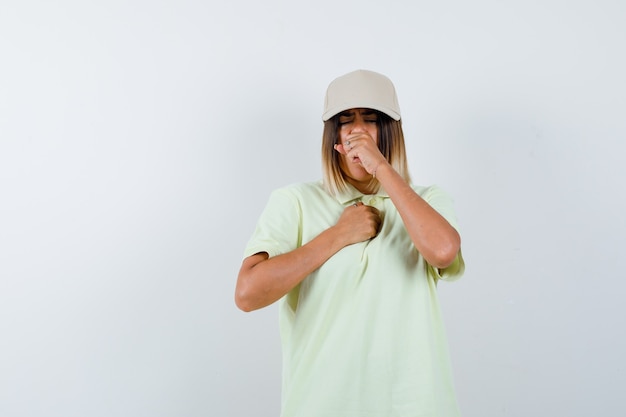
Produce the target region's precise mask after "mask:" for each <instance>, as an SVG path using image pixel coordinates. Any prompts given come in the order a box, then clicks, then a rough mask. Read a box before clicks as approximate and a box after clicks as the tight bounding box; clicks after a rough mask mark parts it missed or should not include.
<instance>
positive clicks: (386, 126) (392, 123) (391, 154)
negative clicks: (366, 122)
mask: <svg viewBox="0 0 626 417" xmlns="http://www.w3.org/2000/svg"><path fill="white" fill-rule="evenodd" d="M376 113H378V121H377V127H378V149H380V152H381V153H382V154H383V156H384V157H385V159H387V162H389V164H391V166H392V167H393V168H394V169H395V170H396V171H397V172H398V173H399V174H400V176H402V178H404V180H405V181H406V182H407V183H410V182H411V176H410V175H409V169H408V163H407V159H406V149H405V145H404V133H403V131H402V121H401V120H393V119H392V118H391V117H389V116H387V115H386V114H385V113H382V112H379V111H377V112H376ZM338 140H339V115H335V116H333V117H332V118H330V119H328V120H327V121H326V122H324V133H323V134H322V173H323V181H324V187H325V188H326V191H328V193H330V194H331V195H333V196H336V195H337V194H339V193H340V192H342V191H344V190H345V189H346V188H347V187H348V184H347V182H346V179H345V176H344V173H343V171H342V170H341V165H340V159H339V158H340V155H339V152H337V151H336V150H335V144H337V141H338ZM371 185H372V188H371V189H372V190H374V192H376V191H378V188H379V187H380V184H379V183H378V180H376V179H375V178H372V184H371Z"/></svg>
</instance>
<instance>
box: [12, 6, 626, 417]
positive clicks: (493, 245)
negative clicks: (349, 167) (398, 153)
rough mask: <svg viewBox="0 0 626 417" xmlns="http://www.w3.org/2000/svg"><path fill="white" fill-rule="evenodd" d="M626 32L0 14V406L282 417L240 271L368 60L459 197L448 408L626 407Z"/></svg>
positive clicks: (542, 9)
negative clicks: (267, 213)
mask: <svg viewBox="0 0 626 417" xmlns="http://www.w3.org/2000/svg"><path fill="white" fill-rule="evenodd" d="M625 40H626V3H624V2H623V1H621V0H615V1H609V0H601V1H598V0H594V1H557V0H542V1H508V2H505V1H495V0H494V1H487V0H478V1H472V2H469V1H460V0H456V1H454V0H452V1H440V2H434V1H429V2H425V1H408V0H406V1H393V0H391V1H384V2H381V1H378V0H377V1H361V2H352V1H350V2H346V1H328V0H319V1H316V2H289V1H279V0H268V1H265V2H260V1H251V0H250V1H243V2H242V1H232V2H217V1H208V2H207V1H200V0H189V1H185V0H178V1H173V0H169V1H165V0H164V1H147V0H145V1H141V0H130V1H129V0H124V1H122V0H109V1H106V2H105V1H97V2H85V1H69V0H60V1H54V2H51V1H41V2H35V1H16V0H13V1H10V0H2V2H1V3H0V60H1V61H0V415H1V416H3V417H18V416H28V417H40V416H41V417H43V416H46V417H52V416H59V417H61V416H63V417H73V416H76V417H79V416H80V417H85V416H89V417H97V416H129V417H138V416H150V417H153V416H177V417H178V416H185V417H195V416H235V417H238V416H252V415H254V416H277V415H278V411H279V403H280V350H279V340H278V327H277V310H276V306H271V307H269V308H267V309H265V310H261V311H257V312H254V313H250V314H246V313H242V312H240V311H238V310H237V309H236V307H235V305H234V302H233V290H234V285H235V279H236V275H237V271H238V268H239V265H240V262H241V257H242V252H243V248H244V246H245V244H246V242H247V239H248V238H249V236H250V235H251V233H252V231H253V228H254V224H255V222H256V219H257V217H258V215H259V214H260V212H261V210H262V208H263V206H264V205H265V202H266V201H267V197H268V195H269V193H270V191H271V190H273V189H274V188H276V187H279V186H282V185H287V184H290V183H293V182H300V181H310V180H316V179H318V178H319V177H320V158H319V148H320V139H321V131H322V122H321V110H322V101H323V95H324V91H325V88H326V86H327V85H328V83H329V82H330V81H331V80H332V79H333V78H335V77H337V76H339V75H342V74H344V73H346V72H348V71H351V70H354V69H358V68H366V69H371V70H375V71H379V72H382V73H384V74H386V75H388V76H389V77H390V78H391V79H392V80H393V81H394V83H395V85H396V88H397V90H398V94H399V98H400V104H401V107H402V112H403V120H404V127H405V134H406V137H407V141H408V145H407V146H408V151H409V162H410V167H411V173H412V175H413V177H414V180H415V182H417V183H420V184H431V183H437V184H439V185H440V186H442V187H443V188H444V189H446V190H447V191H448V192H449V193H450V194H452V195H453V197H454V199H455V205H456V209H457V212H458V217H459V221H460V224H461V228H462V237H463V251H464V256H465V259H466V262H467V272H466V275H465V276H464V278H463V279H462V280H461V281H458V282H456V283H442V284H440V286H439V294H440V297H441V302H442V305H443V309H444V316H445V319H446V325H447V332H448V335H449V341H450V348H451V354H452V360H453V364H454V372H455V380H456V386H457V393H458V399H459V403H460V406H461V409H462V411H463V415H464V416H466V417H473V416H476V417H486V416H487V417H490V416H519V417H529V416H568V417H578V416H580V417H586V416H623V415H625V413H626V408H625V407H624V405H623V404H624V403H623V399H622V398H621V397H622V395H623V392H624V388H626V367H625V361H624V359H623V355H624V352H626V336H625V334H624V328H625V327H626V323H625V318H626V312H625V308H624V306H623V302H622V300H623V298H624V293H625V290H626V284H625V282H624V281H625V278H626V277H625V274H624V271H623V258H624V254H623V251H624V248H625V247H626V246H625V243H626V242H625V240H626V239H625V236H626V225H625V221H624V213H625V212H626V203H625V197H624V185H623V180H624V178H625V174H626V172H625V168H624V156H623V154H624V151H625V150H626V146H625V145H624V139H625V137H626V117H625V116H626V98H625V97H626V82H625V77H624V74H626V58H625V53H624V51H625V50H626V42H625ZM381 417H383V416H381Z"/></svg>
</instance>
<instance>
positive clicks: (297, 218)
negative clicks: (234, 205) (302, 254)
mask: <svg viewBox="0 0 626 417" xmlns="http://www.w3.org/2000/svg"><path fill="white" fill-rule="evenodd" d="M301 218H302V215H301V209H300V205H299V203H298V200H297V199H296V198H295V196H294V195H293V194H292V193H290V192H289V191H288V190H287V189H284V188H283V189H278V190H275V191H274V192H272V194H271V195H270V198H269V200H268V202H267V204H266V206H265V209H264V210H263V212H262V213H261V217H260V218H259V220H258V222H257V225H256V228H255V230H254V233H253V234H252V237H251V238H250V240H249V241H248V244H247V246H246V248H245V251H244V257H248V256H251V255H254V254H256V253H260V252H267V253H268V254H269V256H270V257H273V256H277V255H280V254H283V253H287V252H290V251H292V250H294V249H296V248H298V247H299V246H301V239H302V238H301V229H302V227H301V223H302V222H301Z"/></svg>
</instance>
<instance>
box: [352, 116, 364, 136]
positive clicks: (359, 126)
mask: <svg viewBox="0 0 626 417" xmlns="http://www.w3.org/2000/svg"><path fill="white" fill-rule="evenodd" d="M351 132H354V133H362V132H365V121H364V120H363V118H361V117H355V118H354V122H352V130H351Z"/></svg>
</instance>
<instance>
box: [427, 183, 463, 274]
mask: <svg viewBox="0 0 626 417" xmlns="http://www.w3.org/2000/svg"><path fill="white" fill-rule="evenodd" d="M423 198H424V199H425V200H426V201H427V202H428V204H430V206H431V207H432V208H434V209H435V210H436V211H437V212H438V213H439V214H441V215H442V216H443V217H444V218H445V219H446V220H447V221H448V223H450V225H451V226H452V227H454V228H455V229H456V230H457V231H458V232H459V233H460V231H459V225H458V223H457V219H456V214H455V211H454V203H453V201H452V198H451V197H450V195H448V194H447V193H446V192H445V191H444V190H443V189H441V188H440V187H438V186H436V185H434V186H432V187H430V188H429V189H428V190H427V191H426V193H425V194H424V195H423ZM428 269H429V273H430V274H431V275H432V276H433V278H435V280H440V279H442V280H445V281H454V280H456V279H459V278H461V276H462V275H463V273H464V272H465V261H464V260H463V254H462V252H461V250H460V249H459V253H458V254H457V255H456V258H455V259H454V261H453V262H452V264H450V266H448V267H447V268H444V269H439V268H435V267H433V266H431V265H429V266H428Z"/></svg>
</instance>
